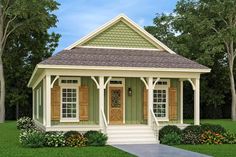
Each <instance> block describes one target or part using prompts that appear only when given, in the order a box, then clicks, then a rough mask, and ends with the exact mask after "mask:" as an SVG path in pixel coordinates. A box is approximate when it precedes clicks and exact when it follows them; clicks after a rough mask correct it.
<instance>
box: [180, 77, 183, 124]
mask: <svg viewBox="0 0 236 157" xmlns="http://www.w3.org/2000/svg"><path fill="white" fill-rule="evenodd" d="M179 82H180V124H183V99H184V94H183V80H180V81H179Z"/></svg>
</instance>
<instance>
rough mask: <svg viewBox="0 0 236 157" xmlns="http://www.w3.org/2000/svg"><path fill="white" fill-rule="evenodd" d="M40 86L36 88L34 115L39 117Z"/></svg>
mask: <svg viewBox="0 0 236 157" xmlns="http://www.w3.org/2000/svg"><path fill="white" fill-rule="evenodd" d="M41 101H42V98H41V87H39V88H38V89H37V90H36V117H37V119H39V106H41Z"/></svg>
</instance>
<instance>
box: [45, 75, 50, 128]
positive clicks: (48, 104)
mask: <svg viewBox="0 0 236 157" xmlns="http://www.w3.org/2000/svg"><path fill="white" fill-rule="evenodd" d="M45 94H46V97H45V98H46V100H45V103H46V105H45V106H46V127H50V126H51V75H46V90H45Z"/></svg>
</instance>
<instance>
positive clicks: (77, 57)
mask: <svg viewBox="0 0 236 157" xmlns="http://www.w3.org/2000/svg"><path fill="white" fill-rule="evenodd" d="M39 64H42V65H73V66H99V67H101V66H104V67H121V68H122V67H133V68H135V67H137V68H141V67H143V68H175V69H176V68H181V69H185V68H186V69H204V70H208V69H209V68H208V67H206V66H203V65H201V64H198V63H196V62H194V61H192V60H189V59H187V58H185V57H183V56H180V55H178V54H171V53H168V52H166V51H160V50H143V49H140V50H139V49H122V48H121V49H112V48H86V47H77V48H74V49H71V50H63V51H61V52H59V53H57V54H56V55H54V56H52V57H50V58H48V59H46V60H44V61H42V62H40V63H39ZM209 70H210V69H209Z"/></svg>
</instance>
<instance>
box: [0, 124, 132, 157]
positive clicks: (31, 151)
mask: <svg viewBox="0 0 236 157" xmlns="http://www.w3.org/2000/svg"><path fill="white" fill-rule="evenodd" d="M18 135H19V131H18V130H17V129H16V123H15V122H13V121H11V122H6V123H3V124H0V156H1V157H35V156H37V157H94V156H96V157H120V156H122V157H131V156H132V155H130V154H128V153H126V152H123V151H121V150H119V149H116V148H114V147H111V146H105V147H83V148H69V147H64V148H24V147H22V146H21V145H20V143H19V142H18Z"/></svg>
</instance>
